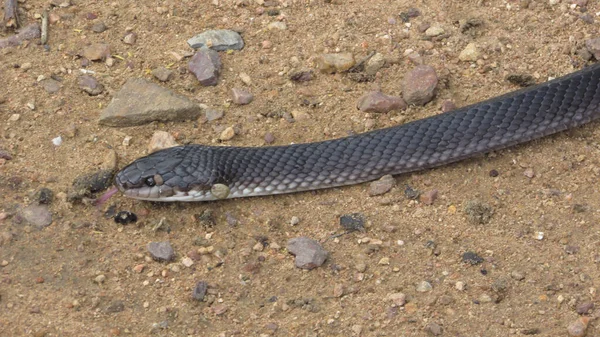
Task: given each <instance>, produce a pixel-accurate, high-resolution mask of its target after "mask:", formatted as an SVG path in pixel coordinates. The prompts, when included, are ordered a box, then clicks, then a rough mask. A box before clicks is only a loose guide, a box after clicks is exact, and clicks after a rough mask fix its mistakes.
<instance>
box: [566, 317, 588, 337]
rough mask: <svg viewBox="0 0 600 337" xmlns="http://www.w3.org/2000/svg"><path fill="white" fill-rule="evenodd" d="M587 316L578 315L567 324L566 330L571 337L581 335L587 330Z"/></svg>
mask: <svg viewBox="0 0 600 337" xmlns="http://www.w3.org/2000/svg"><path fill="white" fill-rule="evenodd" d="M589 322H590V318H589V317H585V316H584V317H579V318H578V319H577V320H575V321H574V322H572V323H571V324H569V326H567V332H568V333H569V336H572V337H583V336H585V334H586V332H587V327H588V323H589Z"/></svg>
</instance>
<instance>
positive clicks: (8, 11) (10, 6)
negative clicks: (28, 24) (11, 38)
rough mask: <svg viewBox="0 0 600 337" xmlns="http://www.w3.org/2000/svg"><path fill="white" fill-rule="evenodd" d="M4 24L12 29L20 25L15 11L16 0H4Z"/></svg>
mask: <svg viewBox="0 0 600 337" xmlns="http://www.w3.org/2000/svg"><path fill="white" fill-rule="evenodd" d="M4 25H5V26H6V27H12V28H14V29H17V28H19V26H21V24H20V22H19V14H18V13H17V0H4Z"/></svg>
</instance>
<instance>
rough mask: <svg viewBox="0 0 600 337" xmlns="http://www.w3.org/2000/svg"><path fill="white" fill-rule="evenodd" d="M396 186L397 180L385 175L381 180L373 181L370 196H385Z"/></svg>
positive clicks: (370, 186)
mask: <svg viewBox="0 0 600 337" xmlns="http://www.w3.org/2000/svg"><path fill="white" fill-rule="evenodd" d="M394 185H396V179H394V177H392V176H391V175H389V174H388V175H385V176H383V177H381V178H380V179H379V180H375V181H373V182H372V183H371V184H370V185H369V195H370V196H376V195H382V194H385V193H387V192H389V191H390V190H391V189H392V188H393V187H394Z"/></svg>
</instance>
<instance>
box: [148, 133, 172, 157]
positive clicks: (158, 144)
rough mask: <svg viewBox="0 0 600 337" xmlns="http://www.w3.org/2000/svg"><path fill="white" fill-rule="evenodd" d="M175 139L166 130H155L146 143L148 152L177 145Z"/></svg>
mask: <svg viewBox="0 0 600 337" xmlns="http://www.w3.org/2000/svg"><path fill="white" fill-rule="evenodd" d="M177 145H179V144H177V141H175V137H173V135H171V134H170V133H168V132H167V131H155V132H154V134H152V139H150V143H148V153H153V152H156V151H158V150H162V149H166V148H169V147H173V146H177Z"/></svg>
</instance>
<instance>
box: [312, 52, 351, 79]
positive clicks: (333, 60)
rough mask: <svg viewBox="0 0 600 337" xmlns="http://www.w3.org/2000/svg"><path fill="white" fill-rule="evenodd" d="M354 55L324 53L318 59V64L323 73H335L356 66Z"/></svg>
mask: <svg viewBox="0 0 600 337" xmlns="http://www.w3.org/2000/svg"><path fill="white" fill-rule="evenodd" d="M354 64H355V61H354V55H352V54H350V53H341V54H324V55H321V57H319V58H318V60H317V66H318V68H319V70H320V71H321V72H322V73H327V74H333V73H341V72H344V71H347V70H349V69H350V68H352V66H354Z"/></svg>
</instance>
